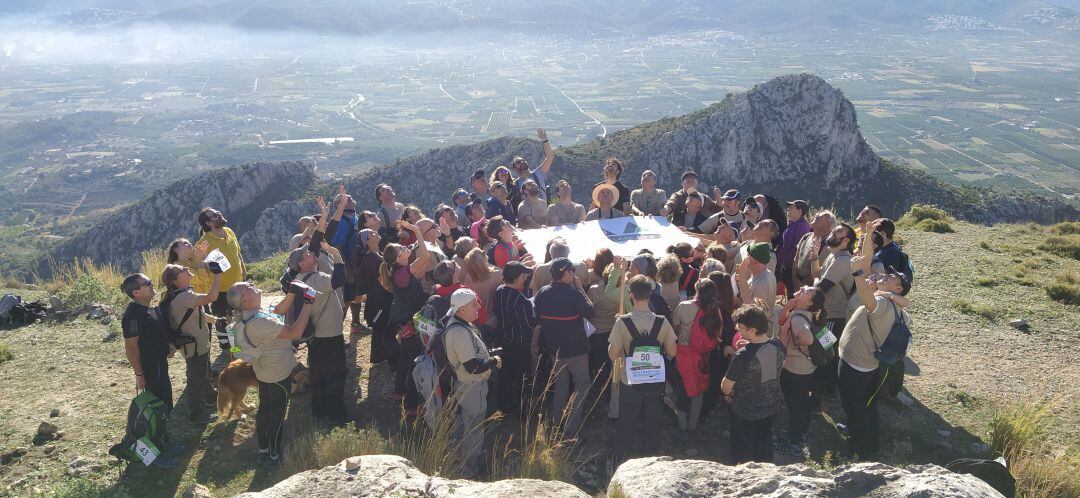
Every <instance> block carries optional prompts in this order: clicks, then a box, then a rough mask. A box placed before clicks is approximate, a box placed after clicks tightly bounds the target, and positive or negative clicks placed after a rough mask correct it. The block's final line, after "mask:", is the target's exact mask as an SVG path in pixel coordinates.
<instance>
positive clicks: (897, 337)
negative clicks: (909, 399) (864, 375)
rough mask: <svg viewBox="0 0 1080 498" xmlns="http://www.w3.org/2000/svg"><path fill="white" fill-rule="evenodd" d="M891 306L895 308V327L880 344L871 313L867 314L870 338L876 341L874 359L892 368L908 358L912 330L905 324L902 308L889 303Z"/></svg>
mask: <svg viewBox="0 0 1080 498" xmlns="http://www.w3.org/2000/svg"><path fill="white" fill-rule="evenodd" d="M889 304H891V305H892V307H893V316H894V317H895V318H894V320H893V326H892V328H891V329H889V335H886V336H885V340H884V341H882V342H881V344H878V342H877V336H876V335H874V323H873V322H872V321H871V320H870V312H869V311H867V312H866V324H867V325H869V326H870V337H871V339H873V340H874V346H875V349H874V358H877V360H878V361H879V362H880V363H881V364H883V365H886V366H891V365H894V364H896V363H897V362H899V361H903V359H904V356H907V349H908V344H911V329H909V328H908V326H907V324H906V323H904V320H903V318H904V317H903V315H901V314H900V307H899V306H897V305H896V303H894V302H892V301H891V300H890V301H889Z"/></svg>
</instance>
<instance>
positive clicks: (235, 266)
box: [191, 227, 247, 294]
mask: <svg viewBox="0 0 1080 498" xmlns="http://www.w3.org/2000/svg"><path fill="white" fill-rule="evenodd" d="M224 230H225V236H224V237H218V236H217V235H215V234H214V232H213V231H209V232H206V233H204V234H203V235H202V237H200V238H199V241H198V242H196V245H198V244H199V243H201V242H203V241H206V242H207V243H208V244H210V248H209V249H208V252H212V251H213V250H214V249H217V250H219V251H221V253H222V254H224V255H225V257H226V258H228V260H229V263H230V264H231V265H232V266H231V267H230V268H229V270H228V271H226V272H224V273H222V274H221V286H220V287H219V289H220V290H221V292H225V291H227V290H229V287H231V286H232V284H235V283H237V282H239V281H241V280H243V279H244V277H245V276H246V275H247V269H246V268H244V256H243V255H242V254H240V241H238V240H237V239H236V234H235V233H233V231H232V230H231V229H229V227H225V228H224ZM212 282H213V275H212V274H211V273H210V272H209V271H208V270H206V269H200V270H198V271H196V272H195V278H193V279H192V281H191V286H192V287H193V288H194V289H195V292H198V293H200V294H206V293H207V292H208V291H209V290H210V285H211V283H212Z"/></svg>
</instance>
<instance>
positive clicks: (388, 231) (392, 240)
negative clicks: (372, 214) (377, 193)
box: [379, 206, 437, 249]
mask: <svg viewBox="0 0 1080 498" xmlns="http://www.w3.org/2000/svg"><path fill="white" fill-rule="evenodd" d="M379 212H380V213H382V215H383V219H385V220H386V227H381V228H379V237H380V238H381V240H380V241H379V249H382V248H384V247H386V244H397V243H398V240H399V238H398V232H397V229H396V227H395V226H394V225H395V224H396V223H397V220H391V219H390V213H389V212H388V211H387V210H386V208H384V207H382V206H379ZM436 228H437V227H436Z"/></svg>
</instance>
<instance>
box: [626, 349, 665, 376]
mask: <svg viewBox="0 0 1080 498" xmlns="http://www.w3.org/2000/svg"><path fill="white" fill-rule="evenodd" d="M664 380H665V378H664V355H663V353H661V352H660V348H658V347H656V346H642V347H639V348H636V349H634V352H633V353H632V354H631V355H630V356H628V357H627V358H626V383H627V384H630V385H635V384H654V383H657V382H664Z"/></svg>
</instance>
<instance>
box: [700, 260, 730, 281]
mask: <svg viewBox="0 0 1080 498" xmlns="http://www.w3.org/2000/svg"><path fill="white" fill-rule="evenodd" d="M714 271H724V263H723V262H721V261H720V260H718V259H713V258H708V259H706V260H705V262H704V263H701V271H700V272H699V273H698V280H704V279H706V278H709V275H710V274H711V273H712V272H714Z"/></svg>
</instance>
